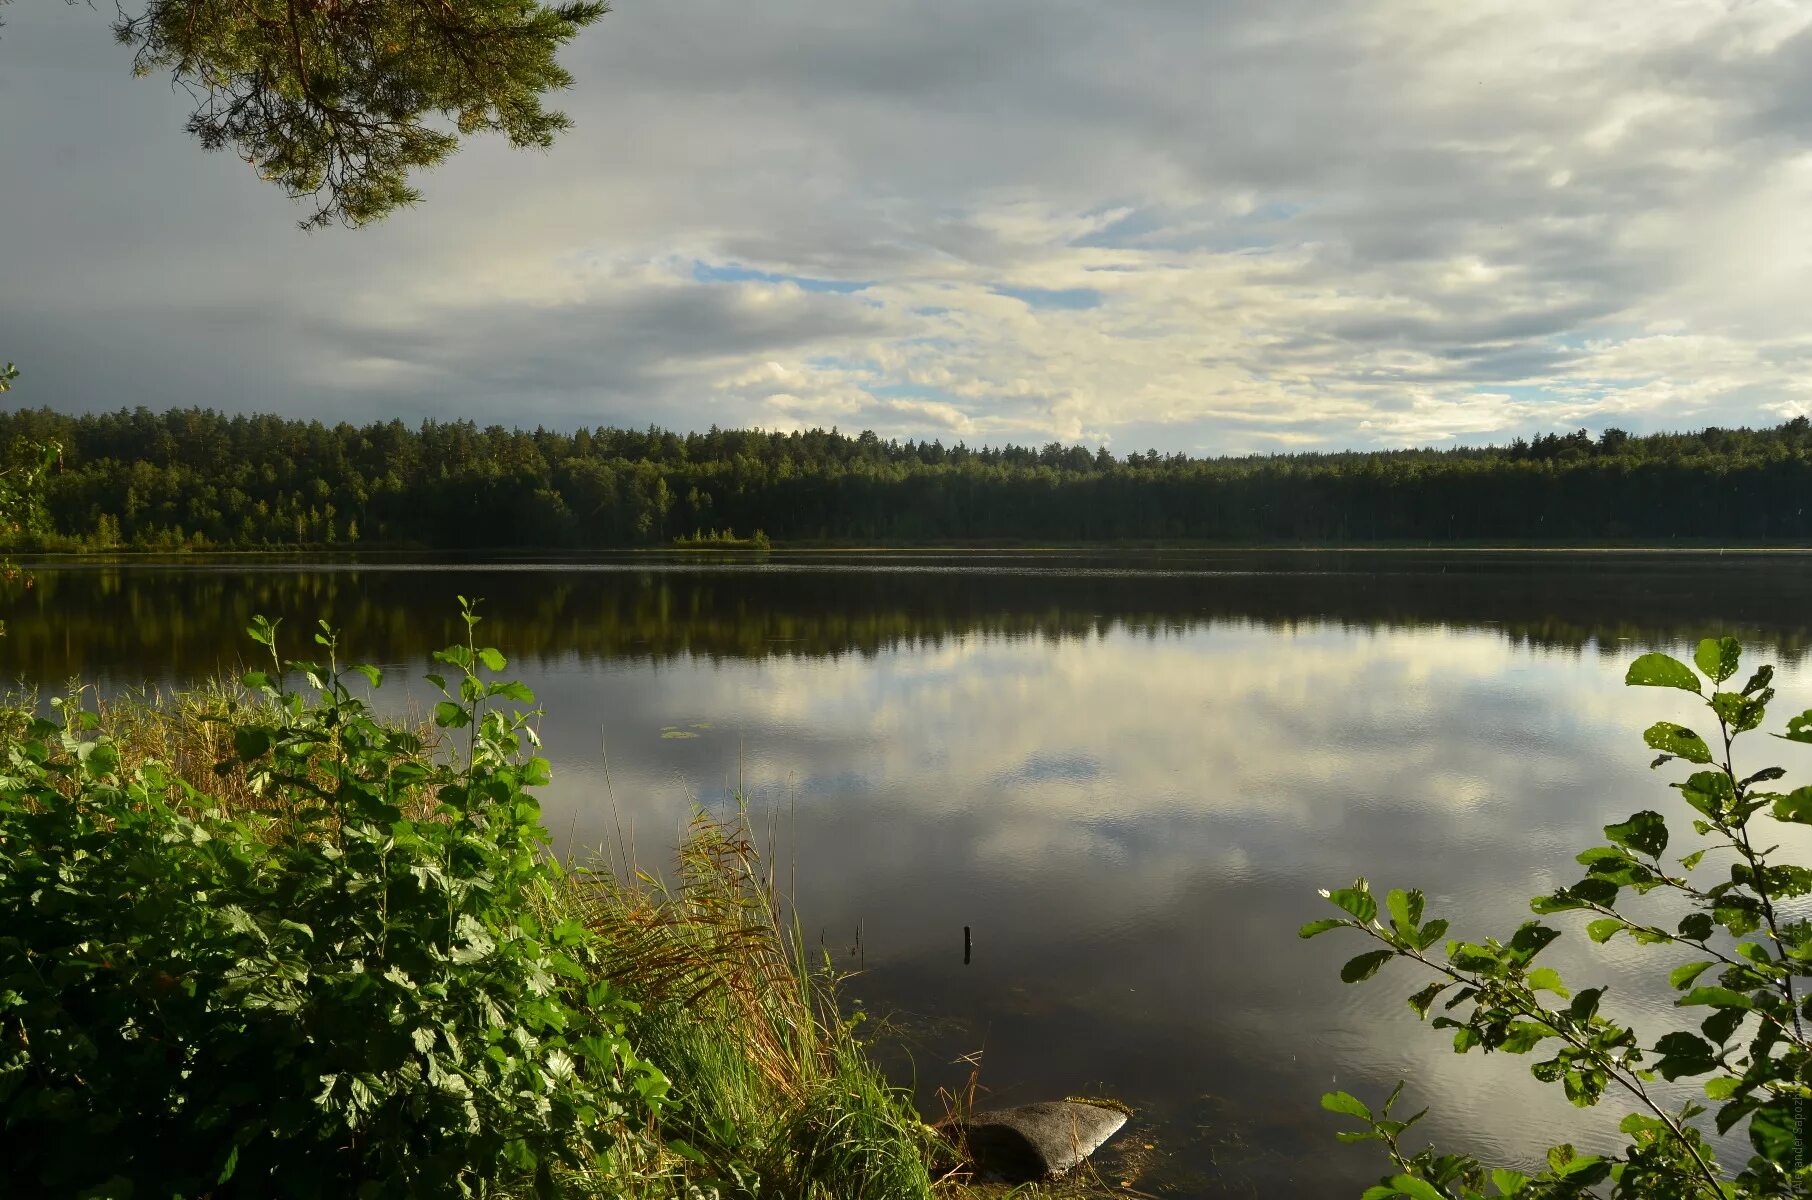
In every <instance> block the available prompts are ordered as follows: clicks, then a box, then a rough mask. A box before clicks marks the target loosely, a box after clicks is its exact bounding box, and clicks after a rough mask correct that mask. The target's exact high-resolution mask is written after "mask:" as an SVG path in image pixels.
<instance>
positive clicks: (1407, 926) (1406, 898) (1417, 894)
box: [1384, 888, 1422, 937]
mask: <svg viewBox="0 0 1812 1200" xmlns="http://www.w3.org/2000/svg"><path fill="white" fill-rule="evenodd" d="M1384 903H1385V905H1386V906H1387V907H1388V908H1389V909H1390V919H1391V924H1392V925H1394V926H1395V927H1396V930H1397V932H1398V933H1400V934H1402V935H1403V936H1405V937H1408V936H1409V935H1410V934H1411V933H1414V932H1415V930H1416V927H1417V926H1418V925H1420V924H1421V923H1422V890H1421V889H1420V888H1416V889H1414V890H1411V891H1407V892H1406V891H1404V890H1403V889H1402V888H1392V889H1391V890H1390V892H1389V894H1388V895H1386V896H1385V898H1384Z"/></svg>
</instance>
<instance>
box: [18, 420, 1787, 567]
mask: <svg viewBox="0 0 1812 1200" xmlns="http://www.w3.org/2000/svg"><path fill="white" fill-rule="evenodd" d="M18 441H26V442H34V443H39V444H55V445H57V446H59V447H60V448H61V462H60V465H59V466H58V467H57V468H56V469H55V470H54V471H53V472H52V473H51V475H50V476H49V477H48V479H47V480H46V481H45V489H44V500H45V506H46V512H47V517H48V522H47V526H46V528H45V530H44V531H43V532H39V533H34V534H30V535H26V537H25V539H24V540H23V541H22V542H21V544H20V545H19V546H17V547H15V548H37V549H114V548H131V549H147V550H158V549H164V550H177V549H256V548H283V547H310V548H321V547H339V548H351V547H367V548H370V547H396V548H407V547H415V548H423V549H438V550H456V549H561V548H566V549H601V548H612V547H633V546H670V545H672V544H674V542H675V540H676V539H679V538H683V537H686V536H688V535H691V534H692V533H693V531H694V530H717V531H723V536H725V537H729V538H751V537H752V535H753V534H754V532H755V531H757V530H761V531H765V533H766V535H767V536H768V537H770V538H772V539H773V540H774V541H775V542H777V543H782V544H793V545H798V544H802V543H804V544H810V543H820V544H838V543H841V544H858V543H893V544H901V543H923V544H938V543H941V544H961V543H985V542H1018V543H1072V544H1082V543H1101V542H1127V541H1189V542H1202V543H1212V544H1224V545H1253V544H1284V545H1291V544H1300V545H1328V546H1340V545H1368V544H1374V545H1376V544H1387V545H1388V544H1420V545H1439V544H1467V543H1471V544H1503V545H1519V544H1526V545H1569V544H1577V545H1592V544H1596V545H1614V544H1651V545H1729V544H1776V545H1780V544H1795V543H1801V542H1805V541H1807V540H1812V515H1809V514H1808V513H1807V511H1806V503H1805V501H1806V497H1807V496H1808V495H1812V427H1809V424H1808V422H1807V420H1806V419H1805V418H1804V417H1800V418H1795V419H1794V420H1792V421H1788V422H1787V423H1785V424H1783V425H1780V426H1778V427H1775V428H1772V429H1759V430H1758V429H1705V430H1701V431H1698V432H1694V433H1664V434H1652V435H1648V436H1631V435H1629V434H1626V433H1623V432H1621V431H1618V430H1607V431H1605V432H1604V433H1603V434H1602V435H1601V436H1598V437H1596V438H1594V437H1592V436H1591V435H1590V434H1588V433H1586V432H1585V431H1584V430H1580V431H1578V432H1575V433H1568V434H1564V435H1557V434H1547V435H1544V436H1541V437H1537V438H1535V439H1534V440H1532V441H1528V440H1523V439H1518V440H1516V441H1514V442H1512V443H1511V444H1509V445H1507V446H1493V447H1484V448H1455V449H1445V450H1432V449H1422V450H1392V451H1366V452H1360V451H1352V452H1339V453H1325V454H1289V455H1262V456H1246V457H1228V458H1191V457H1188V456H1186V455H1181V454H1170V455H1161V454H1159V453H1157V452H1156V451H1150V452H1145V453H1137V452H1135V453H1131V454H1127V455H1124V456H1117V455H1115V454H1112V453H1110V452H1109V451H1108V450H1107V449H1105V448H1100V449H1091V448H1089V447H1085V446H1065V445H1062V444H1059V443H1055V442H1053V443H1051V444H1050V445H1047V446H1044V447H1042V448H1033V447H1022V446H1004V447H982V448H971V447H968V446H964V445H960V444H959V445H956V446H946V445H944V444H943V443H941V442H938V441H904V442H902V441H892V440H884V439H882V438H880V437H877V436H876V435H875V434H873V433H870V432H864V433H861V434H859V435H856V436H851V435H847V434H842V433H839V432H837V431H835V430H831V431H828V432H827V431H824V430H812V431H809V432H793V433H777V432H763V431H760V430H725V429H717V428H715V427H713V428H712V429H710V430H709V431H708V432H704V433H689V434H679V433H672V432H667V431H664V430H659V429H653V428H650V429H646V430H631V429H610V428H601V429H580V430H577V431H576V432H560V431H554V430H548V429H535V430H532V431H530V430H521V429H506V428H503V427H502V426H496V425H493V426H490V427H488V428H480V427H478V426H477V425H475V424H473V423H471V422H469V421H454V422H438V421H427V422H424V423H422V424H421V425H419V426H415V427H411V426H408V425H405V424H404V423H403V422H401V421H395V420H393V421H388V422H377V423H372V424H369V425H364V426H354V425H350V424H338V425H327V424H323V423H321V422H319V421H307V420H296V419H287V418H282V417H276V416H243V415H226V414H222V413H219V412H214V411H210V410H205V409H173V410H171V411H168V412H164V413H161V414H160V413H154V412H152V411H150V410H148V409H144V408H139V409H135V410H130V411H126V410H122V411H119V412H112V413H98V414H89V415H80V416H72V415H68V414H61V413H56V412H52V411H50V410H45V409H38V410H22V411H15V412H11V413H6V414H4V415H0V445H3V444H14V443H15V442H18Z"/></svg>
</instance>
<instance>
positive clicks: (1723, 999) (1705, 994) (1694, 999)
mask: <svg viewBox="0 0 1812 1200" xmlns="http://www.w3.org/2000/svg"><path fill="white" fill-rule="evenodd" d="M1674 1004H1675V1005H1676V1006H1678V1007H1680V1008H1685V1007H1687V1006H1689V1005H1694V1004H1710V1005H1713V1006H1715V1007H1717V1008H1731V1009H1744V1010H1747V1009H1751V1008H1754V1007H1755V1001H1753V1000H1751V999H1750V998H1749V997H1748V996H1747V995H1745V994H1743V993H1742V992H1738V991H1733V990H1732V989H1730V988H1727V987H1700V988H1694V989H1693V990H1692V991H1690V992H1688V993H1686V994H1685V995H1684V996H1682V997H1680V998H1679V999H1678V1000H1676V1001H1674Z"/></svg>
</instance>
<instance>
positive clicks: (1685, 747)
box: [1642, 721, 1711, 763]
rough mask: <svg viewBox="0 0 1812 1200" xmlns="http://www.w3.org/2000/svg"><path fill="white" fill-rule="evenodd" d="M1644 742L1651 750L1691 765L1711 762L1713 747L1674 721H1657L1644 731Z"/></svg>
mask: <svg viewBox="0 0 1812 1200" xmlns="http://www.w3.org/2000/svg"><path fill="white" fill-rule="evenodd" d="M1642 740H1643V741H1645V742H1647V743H1648V745H1649V747H1650V748H1651V749H1654V750H1661V751H1665V752H1666V753H1668V754H1672V755H1674V756H1675V757H1676V758H1683V759H1685V760H1686V761H1687V762H1690V763H1708V762H1710V761H1711V747H1709V746H1707V745H1706V744H1705V739H1704V738H1702V737H1700V736H1699V735H1698V734H1696V733H1694V732H1693V731H1692V730H1690V729H1688V728H1686V726H1684V725H1676V724H1674V723H1673V722H1672V721H1656V722H1655V723H1654V724H1653V725H1650V726H1649V727H1648V728H1647V729H1646V730H1644V731H1643V733H1642Z"/></svg>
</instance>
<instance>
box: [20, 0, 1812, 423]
mask: <svg viewBox="0 0 1812 1200" xmlns="http://www.w3.org/2000/svg"><path fill="white" fill-rule="evenodd" d="M1809 26H1812V7H1809V6H1807V5H1805V4H1802V3H1755V4H1737V3H1712V2H1706V0H1677V2H1660V3H1657V2H1656V0H1596V2H1588V0H1541V2H1537V3H1526V2H1525V3H1517V4H1511V3H1508V2H1507V0H1506V2H1503V3H1496V2H1493V3H1486V4H1477V5H1458V6H1456V5H1451V4H1445V3H1434V2H1432V0H1431V2H1426V3H1424V2H1421V0H1396V2H1392V3H1383V4H1377V3H1365V4H1361V3H1357V2H1356V0H1354V2H1351V3H1340V4H1326V3H1308V2H1307V0H1301V2H1284V3H1272V4H1256V3H1234V2H1231V0H1227V2H1223V3H1218V4H1209V5H1203V4H1196V3H1182V2H1180V0H1178V2H1172V0H1143V2H1140V3H1131V4H1122V5H1114V6H1111V7H1107V8H1104V7H1102V6H1098V5H1097V6H1088V5H1083V4H1081V3H1080V2H1079V0H1078V2H1067V0H1066V2H1063V3H1043V2H1038V3H1035V2H1034V0H1002V2H1001V3H999V4H994V5H989V6H987V7H986V8H985V9H978V8H976V7H974V6H970V5H963V4H958V3H955V0H949V2H947V3H939V4H933V5H931V6H929V7H927V6H924V5H908V4H905V3H904V2H903V0H900V2H889V3H875V4H866V5H863V6H861V7H860V9H859V11H858V10H851V9H850V7H849V6H847V5H832V4H829V3H828V2H827V0H776V2H775V3H773V4H769V5H765V6H763V7H762V8H761V9H760V10H759V12H757V11H756V10H750V9H746V8H736V7H734V6H726V5H724V4H723V3H722V0H660V2H659V3H655V2H654V0H624V2H623V3H622V4H621V5H620V6H619V9H618V11H617V12H615V13H614V14H612V15H611V16H610V17H608V18H606V20H605V21H603V22H602V23H600V25H599V26H597V27H596V28H595V29H594V30H592V31H590V32H588V33H587V34H586V35H585V37H583V38H582V39H580V41H579V42H578V43H576V44H575V46H574V47H573V48H572V49H571V51H570V52H569V55H568V59H569V62H570V65H571V67H572V69H573V71H574V74H575V75H576V77H577V78H578V80H579V86H578V87H577V89H576V90H575V92H574V93H573V94H572V96H571V97H570V98H569V103H568V105H567V106H568V107H569V108H570V110H571V111H572V113H573V115H574V117H575V118H576V126H575V128H574V129H573V130H572V131H571V132H570V133H569V134H568V135H567V137H566V138H565V139H564V140H563V141H562V142H561V143H560V145H559V146H557V147H556V148H555V150H554V151H553V152H551V153H550V154H548V155H545V156H535V155H522V154H516V153H512V152H509V151H507V150H505V149H504V148H502V147H500V146H496V145H493V144H489V143H484V144H477V145H474V146H472V147H470V148H468V149H467V150H466V151H465V152H464V153H462V155H460V156H459V157H458V158H457V159H456V160H455V161H454V162H453V163H452V164H450V165H449V166H448V167H446V168H445V169H443V170H441V171H439V172H438V173H436V174H434V175H432V176H429V177H428V178H427V179H425V180H424V185H425V189H424V190H425V191H426V192H427V195H428V203H427V205H426V206H425V207H424V208H422V209H420V210H418V211H416V212H412V213H407V214H404V215H402V216H400V217H398V218H396V219H395V220H394V221H392V222H391V223H389V224H388V225H386V226H384V227H380V228H378V229H375V230H370V231H365V232H361V233H356V234H347V233H341V232H330V233H326V234H321V235H316V236H314V237H304V236H303V235H300V234H297V233H294V232H293V231H291V230H289V229H288V227H287V221H288V219H289V215H290V214H289V213H288V212H287V210H286V208H285V206H284V204H283V202H282V201H281V199H280V198H278V197H277V196H275V195H273V194H271V193H270V192H269V190H268V189H266V188H264V187H262V186H261V185H258V184H257V183H256V182H255V181H253V180H250V179H249V178H247V177H245V176H244V173H243V170H242V168H240V167H239V165H238V164H235V163H232V162H231V161H230V160H227V159H225V158H214V159H209V158H205V157H203V156H201V155H200V154H199V152H198V151H197V150H196V149H195V148H194V147H193V146H191V145H189V144H187V142H186V141H185V140H184V138H183V135H182V134H181V133H180V124H181V117H182V100H181V97H179V96H166V95H165V93H164V90H163V89H160V88H158V87H157V86H156V85H154V84H151V83H145V82H134V81H132V80H130V79H128V78H126V71H125V64H124V62H123V60H121V59H119V57H118V50H117V48H116V47H114V46H112V45H111V44H110V43H109V41H108V39H107V38H106V35H105V30H104V29H103V28H101V27H100V24H99V23H98V21H97V20H96V19H95V18H94V16H93V14H92V13H90V12H88V11H87V10H85V9H81V8H79V7H77V8H74V9H68V8H64V7H63V6H54V5H53V6H44V7H42V8H30V9H28V8H24V7H19V8H17V9H16V11H15V12H14V13H13V14H11V21H10V23H9V25H8V27H7V30H6V35H5V38H4V41H0V63H4V65H5V68H6V70H5V74H4V76H0V155H4V157H5V159H6V161H7V164H8V192H9V217H8V221H7V222H6V224H5V226H4V227H3V228H0V257H4V258H5V260H6V261H8V262H9V263H12V264H16V266H15V268H14V270H13V271H11V272H9V274H11V275H13V276H14V277H17V278H24V279H27V280H30V281H31V286H29V287H26V288H17V289H9V290H8V292H7V294H6V295H5V296H4V297H0V332H3V333H4V334H5V336H6V339H7V346H6V354H7V356H8V357H12V358H15V359H18V360H20V361H21V362H22V363H23V364H24V365H25V366H26V367H27V368H28V371H29V374H28V376H27V384H28V387H29V389H30V390H27V391H26V392H24V393H23V394H24V396H25V397H26V398H27V399H28V400H43V401H47V402H50V403H53V404H61V405H67V406H71V407H107V406H112V405H114V404H117V403H121V402H123V401H124V400H125V399H127V398H126V397H122V396H120V395H119V394H118V380H117V374H118V372H114V373H112V374H110V373H109V371H108V368H107V359H108V351H107V348H108V347H109V346H115V345H121V344H133V345H139V344H142V345H143V346H144V347H145V348H146V349H145V354H146V355H147V356H148V358H147V359H145V360H141V362H140V375H141V377H143V378H148V379H149V380H150V381H151V382H150V384H149V385H148V392H149V394H146V392H145V391H141V392H140V393H139V394H136V395H134V396H132V397H130V399H131V400H132V401H133V402H139V401H144V402H148V403H157V402H189V401H201V402H205V403H214V404H220V405H224V406H228V407H249V408H258V407H270V406H277V407H280V408H284V409H286V410H288V411H294V412H324V413H328V414H330V415H349V414H353V413H365V412H370V413H388V412H391V411H396V412H400V413H402V414H404V415H413V414H415V413H426V412H452V413H472V414H475V415H480V416H493V415H494V414H495V413H496V412H497V410H498V408H499V406H500V404H501V405H502V406H504V407H505V408H506V410H507V411H508V413H509V414H511V416H512V417H513V418H515V419H520V420H527V421H548V422H550V423H555V424H565V425H571V424H575V423H578V422H581V421H593V420H597V421H605V420H616V421H628V422H629V423H632V424H639V423H645V422H648V421H654V422H659V423H662V424H669V425H675V426H681V427H687V426H702V425H704V424H708V423H710V422H713V421H715V422H717V423H719V424H744V423H749V424H755V423H759V424H768V425H774V424H780V425H786V424H801V423H804V424H810V423H818V422H835V423H838V424H840V425H841V426H843V427H844V428H855V427H862V426H872V427H875V428H877V429H879V430H880V431H882V432H883V433H887V434H899V435H916V436H939V437H943V438H946V439H947V440H948V439H950V438H955V437H961V438H965V439H967V440H970V441H972V442H973V441H978V440H987V441H1000V440H1006V439H1017V440H1029V441H1041V440H1047V439H1049V438H1052V437H1057V438H1063V439H1081V440H1109V441H1112V440H1115V439H1117V438H1118V439H1130V438H1135V437H1136V438H1137V439H1138V441H1139V443H1140V444H1145V443H1147V442H1154V441H1159V440H1161V441H1163V442H1164V443H1166V444H1167V446H1169V447H1176V448H1185V449H1192V450H1203V449H1207V450H1235V449H1244V448H1261V449H1262V448H1272V447H1303V446H1316V445H1338V444H1381V445H1396V444H1402V443H1405V442H1422V441H1438V440H1444V439H1465V440H1485V439H1490V438H1505V437H1508V436H1511V435H1514V434H1517V433H1527V432H1531V431H1534V430H1536V429H1543V428H1553V427H1564V426H1572V425H1579V424H1585V425H1588V426H1602V425H1605V424H1612V423H1614V424H1619V425H1622V426H1623V427H1625V428H1632V429H1644V428H1652V427H1670V426H1677V425H1682V424H1690V423H1695V422H1706V421H1721V422H1737V421H1756V420H1772V419H1775V418H1776V417H1778V416H1779V415H1780V414H1784V413H1790V412H1796V411H1801V410H1802V409H1803V408H1804V406H1805V403H1806V397H1805V390H1804V385H1803V384H1802V383H1801V382H1800V381H1801V380H1803V379H1804V378H1805V377H1806V373H1805V370H1804V367H1805V365H1806V362H1807V360H1808V358H1809V357H1812V338H1809V337H1808V336H1806V335H1805V334H1804V333H1803V331H1802V330H1801V329H1800V328H1798V323H1797V321H1796V319H1795V317H1796V314H1797V313H1798V312H1800V311H1803V310H1804V309H1805V308H1806V307H1807V306H1808V304H1812V282H1808V280H1812V271H1808V270H1806V267H1807V266H1808V265H1812V237H1809V235H1807V234H1806V233H1805V232H1804V222H1803V221H1802V220H1800V219H1799V218H1800V215H1801V214H1802V213H1803V212H1804V211H1805V210H1806V208H1807V205H1808V202H1812V153H1809V152H1808V150H1807V146H1808V143H1809V140H1812V136H1809V135H1812V89H1808V87H1807V85H1806V84H1805V83H1804V80H1805V78H1806V76H1807V72H1806V70H1804V69H1803V68H1804V67H1805V66H1806V64H1807V63H1808V61H1812V28H1809ZM109 67H111V69H109ZM71 80H79V81H80V83H81V86H80V87H79V88H73V87H72V86H71V84H70V83H69V82H68V81H71ZM73 146H80V147H82V149H83V152H82V153H81V154H80V155H76V154H73V153H72V151H71V147H73ZM698 263H703V264H706V265H707V267H708V268H717V269H722V268H736V269H740V270H741V272H742V274H743V275H744V276H747V277H746V278H736V277H734V275H733V276H732V277H731V278H730V279H727V280H722V281H716V282H713V281H710V278H709V272H707V277H705V278H701V277H700V276H699V275H698V274H697V273H696V272H695V264H698ZM720 275H721V271H720ZM818 280H832V281H845V282H847V283H851V284H866V285H868V286H866V287H862V288H861V289H860V290H853V291H849V290H844V291H838V290H825V288H824V286H823V285H822V284H819V283H815V282H814V281H818ZM223 313H231V314H232V319H231V320H227V319H225V318H223V315H222V314H223ZM215 363H218V364H220V366H219V367H218V369H211V367H210V364H215ZM229 363H230V364H232V369H227V364H229ZM770 366H771V367H772V369H773V370H775V371H778V372H779V374H778V375H775V376H774V377H773V378H771V379H764V378H762V377H761V373H762V372H763V371H767V370H769V369H770ZM248 374H252V375H254V376H255V377H256V378H258V379H259V380H260V386H259V387H258V388H257V389H256V390H248V389H247V388H246V386H245V382H244V381H245V379H246V377H247V375H248ZM1122 448H1124V447H1122Z"/></svg>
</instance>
